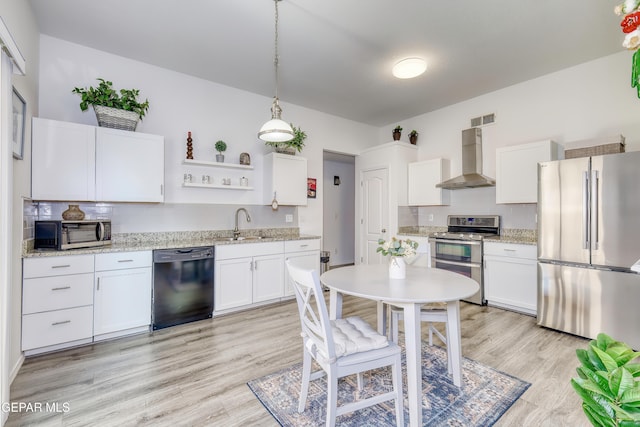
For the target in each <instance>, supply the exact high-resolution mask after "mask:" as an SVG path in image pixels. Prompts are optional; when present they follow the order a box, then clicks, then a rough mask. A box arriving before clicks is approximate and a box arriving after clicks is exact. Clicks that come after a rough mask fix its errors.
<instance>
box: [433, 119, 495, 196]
mask: <svg viewBox="0 0 640 427" xmlns="http://www.w3.org/2000/svg"><path fill="white" fill-rule="evenodd" d="M494 185H496V180H495V179H493V178H489V177H488V176H485V175H483V174H482V129H480V128H471V129H465V130H463V131H462V175H460V176H457V177H455V178H451V179H448V180H446V181H444V182H441V183H440V184H437V185H436V187H438V188H444V189H447V190H457V189H459V188H475V187H492V186H494Z"/></svg>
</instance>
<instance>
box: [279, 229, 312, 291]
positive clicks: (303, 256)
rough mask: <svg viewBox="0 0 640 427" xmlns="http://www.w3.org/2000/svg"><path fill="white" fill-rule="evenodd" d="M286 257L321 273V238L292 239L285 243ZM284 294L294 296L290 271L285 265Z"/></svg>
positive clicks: (294, 262)
mask: <svg viewBox="0 0 640 427" xmlns="http://www.w3.org/2000/svg"><path fill="white" fill-rule="evenodd" d="M284 258H285V260H288V261H290V262H291V263H292V264H293V265H295V266H298V267H301V268H307V269H314V270H316V271H318V274H319V273H320V240H317V239H314V240H291V241H287V242H285V243H284ZM284 274H285V281H284V296H294V295H295V293H294V291H293V286H292V285H291V282H290V279H289V273H288V272H287V269H286V267H285V272H284Z"/></svg>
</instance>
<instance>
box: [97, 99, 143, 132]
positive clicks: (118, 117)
mask: <svg viewBox="0 0 640 427" xmlns="http://www.w3.org/2000/svg"><path fill="white" fill-rule="evenodd" d="M93 111H95V113H96V118H97V119H98V126H100V127H104V128H112V129H122V130H129V131H135V130H136V126H137V125H138V120H139V119H140V116H139V115H138V113H136V112H135V111H127V110H120V109H118V108H112V107H105V106H103V105H94V106H93Z"/></svg>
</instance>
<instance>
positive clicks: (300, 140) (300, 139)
mask: <svg viewBox="0 0 640 427" xmlns="http://www.w3.org/2000/svg"><path fill="white" fill-rule="evenodd" d="M290 125H291V129H293V138H292V139H291V140H289V141H284V142H272V141H267V142H265V144H266V145H269V146H272V147H274V148H275V149H276V152H277V153H284V154H290V155H292V156H295V154H296V151H297V152H301V151H302V147H304V140H305V139H307V133H306V132H305V131H303V130H302V129H300V127H295V126H294V125H293V124H292V123H290Z"/></svg>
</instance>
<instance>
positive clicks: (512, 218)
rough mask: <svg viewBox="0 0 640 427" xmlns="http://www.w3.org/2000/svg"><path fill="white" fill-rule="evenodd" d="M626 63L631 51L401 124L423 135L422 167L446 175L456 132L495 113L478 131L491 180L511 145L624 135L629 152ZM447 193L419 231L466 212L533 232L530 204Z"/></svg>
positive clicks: (487, 193) (456, 153) (631, 127)
mask: <svg viewBox="0 0 640 427" xmlns="http://www.w3.org/2000/svg"><path fill="white" fill-rule="evenodd" d="M631 56H632V54H631V52H627V51H621V52H619V53H616V54H614V55H610V56H606V57H603V58H599V59H597V60H594V61H590V62H587V63H584V64H581V65H578V66H575V67H571V68H567V69H565V70H562V71H559V72H556V73H552V74H549V75H546V76H543V77H540V78H537V79H534V80H529V81H527V82H524V83H521V84H518V85H514V86H510V87H507V88H504V89H501V90H498V91H495V92H492V93H489V94H486V95H483V96H480V97H477V98H473V99H469V100H467V101H464V102H461V103H459V104H455V105H451V106H448V107H445V108H442V109H440V110H437V111H434V112H431V113H428V114H424V115H420V116H416V117H413V118H409V119H407V120H404V121H402V122H400V123H399V124H400V125H401V126H402V127H403V128H404V129H416V130H418V132H420V136H419V139H418V147H419V154H418V156H419V158H420V160H426V159H431V158H437V157H444V158H449V159H451V176H456V175H458V174H460V172H461V166H462V160H461V145H460V142H461V138H460V132H461V130H463V129H466V128H468V127H470V119H471V118H472V117H477V116H480V115H483V114H488V113H496V123H495V124H493V125H488V126H485V127H483V129H482V132H483V163H484V173H485V175H488V176H490V177H494V178H495V150H496V148H499V147H503V146H508V145H516V144H522V143H528V142H533V141H538V140H542V139H552V140H554V141H556V142H558V143H560V144H569V143H572V142H574V141H578V140H585V139H591V138H602V137H608V136H612V135H616V134H622V135H624V136H625V138H626V142H627V146H626V150H627V151H637V150H640V121H639V120H638V117H639V116H640V100H638V98H637V96H636V91H635V90H634V89H632V88H631V87H630V85H629V81H630V77H631V75H630V73H631ZM390 135H391V127H387V128H385V129H380V130H379V134H378V141H379V142H380V143H382V142H386V141H388V140H389V139H390ZM403 138H404V139H406V135H403ZM451 194H452V200H451V206H449V207H421V208H419V209H418V212H419V221H420V224H419V225H440V226H443V225H445V224H446V215H447V213H469V212H471V213H497V214H500V215H503V223H504V225H505V227H507V228H510V227H508V225H513V226H514V228H535V206H536V205H535V204H532V205H517V206H514V205H496V204H495V190H494V189H471V190H455V191H453V192H452V193H451ZM471 201H473V202H471ZM429 214H434V221H433V222H429V221H428V218H429ZM409 225H411V224H409ZM516 225H522V226H523V227H515V226H516Z"/></svg>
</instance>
